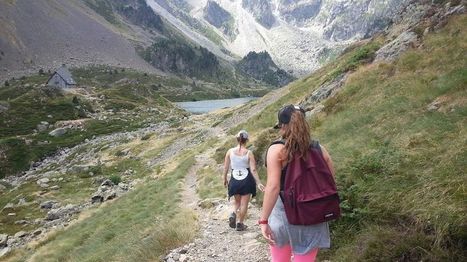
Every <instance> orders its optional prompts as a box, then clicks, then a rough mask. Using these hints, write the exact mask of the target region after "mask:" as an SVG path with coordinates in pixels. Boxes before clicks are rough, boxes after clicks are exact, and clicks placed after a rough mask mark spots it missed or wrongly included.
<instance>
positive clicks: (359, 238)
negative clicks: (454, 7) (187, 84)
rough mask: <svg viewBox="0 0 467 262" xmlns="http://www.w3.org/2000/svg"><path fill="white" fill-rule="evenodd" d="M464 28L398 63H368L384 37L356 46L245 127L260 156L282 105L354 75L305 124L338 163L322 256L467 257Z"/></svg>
mask: <svg viewBox="0 0 467 262" xmlns="http://www.w3.org/2000/svg"><path fill="white" fill-rule="evenodd" d="M466 23H467V17H466V16H465V15H463V16H458V17H453V18H452V19H450V20H449V22H448V24H447V25H446V27H445V28H443V29H442V30H439V31H438V32H436V33H432V34H427V35H426V36H423V37H422V40H423V43H422V44H421V45H420V47H419V48H417V49H412V50H409V51H407V52H406V53H404V54H403V55H402V56H401V57H400V58H399V59H397V60H396V61H395V62H379V63H372V64H365V61H368V58H370V60H371V58H372V57H374V51H375V48H374V46H379V45H381V38H377V39H375V40H373V41H371V42H369V43H367V44H365V45H363V46H360V47H355V48H354V49H353V50H351V51H349V52H348V53H347V54H344V55H343V56H342V57H340V58H338V59H337V60H336V62H335V63H331V64H330V65H328V66H326V67H325V68H323V69H321V70H319V71H318V72H317V73H315V74H312V75H311V76H309V77H307V78H305V79H302V80H299V81H296V82H294V83H293V84H291V85H290V93H289V94H288V95H286V96H285V97H283V98H282V99H281V100H280V101H279V102H278V103H276V104H274V105H271V106H270V107H269V109H267V110H265V111H263V112H261V113H260V114H258V115H257V116H255V117H253V119H251V121H249V123H248V124H247V125H246V126H244V125H242V126H241V128H246V129H247V130H250V131H254V133H253V135H252V137H260V138H258V139H259V140H258V141H256V142H255V143H254V144H255V145H256V146H257V147H258V149H259V150H260V151H261V152H260V153H259V154H258V155H261V153H264V151H265V147H264V145H265V143H264V142H263V139H262V138H261V137H264V136H269V137H270V136H271V135H270V132H269V131H266V130H265V128H267V127H268V126H271V125H272V124H273V123H274V118H275V117H276V111H277V109H278V108H280V106H281V105H283V104H287V103H291V102H293V103H299V102H302V101H305V100H306V98H307V97H308V96H309V95H311V93H312V92H313V90H315V89H316V87H318V86H320V85H322V84H323V83H326V82H328V81H330V80H332V79H333V76H334V77H335V76H336V75H338V74H340V73H342V72H345V71H347V70H349V69H350V70H352V71H353V73H352V74H351V75H350V76H349V77H348V79H347V81H346V82H345V84H344V86H343V91H341V92H340V93H338V94H337V96H335V97H332V98H330V99H328V100H326V101H325V102H324V106H325V107H324V110H323V112H321V113H319V114H317V115H314V116H313V117H312V118H311V119H310V124H311V126H312V129H313V135H314V136H315V137H316V138H318V139H319V140H320V141H321V143H322V144H323V145H324V146H325V147H326V148H327V149H328V150H329V151H330V153H331V155H332V157H333V160H334V162H335V165H336V168H337V181H338V186H339V191H340V195H341V198H342V204H341V206H342V208H343V210H344V214H343V218H342V219H340V220H339V221H337V222H334V223H332V233H333V237H332V238H333V239H332V242H333V247H332V248H331V249H330V250H329V251H325V252H323V253H322V254H320V257H321V258H326V259H330V260H332V261H462V260H465V258H466V255H467V254H466V250H467V249H466V245H467V243H466V236H467V224H466V221H465V215H466V205H465V199H466V193H465V192H466V184H465V182H466V178H467V177H466V174H465V169H466V166H467V165H466V164H467V163H466V159H467V154H466V147H465V145H466V142H467V131H466V129H465V127H466V126H467V122H466V119H467V118H466V113H467V111H466V104H467V103H466V102H467V101H466V97H467V92H466V90H467V89H466V88H465V87H466V86H467V70H466V68H467V57H466V54H467V52H466V51H467V45H466V43H467V41H466V40H467V32H466V31H465V28H464V25H465V24H466ZM363 54H365V55H363ZM355 58H366V59H359V60H357V61H356V60H355ZM361 63H363V64H362V65H360V64H361ZM343 68H346V70H342V69H343ZM238 128H240V127H238Z"/></svg>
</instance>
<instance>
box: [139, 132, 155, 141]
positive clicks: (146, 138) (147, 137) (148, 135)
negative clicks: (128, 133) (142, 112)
mask: <svg viewBox="0 0 467 262" xmlns="http://www.w3.org/2000/svg"><path fill="white" fill-rule="evenodd" d="M152 135H153V133H148V134H146V135H144V136H143V137H141V140H149V138H151V137H152Z"/></svg>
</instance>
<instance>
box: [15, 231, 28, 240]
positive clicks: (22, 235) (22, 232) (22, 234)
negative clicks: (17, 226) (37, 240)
mask: <svg viewBox="0 0 467 262" xmlns="http://www.w3.org/2000/svg"><path fill="white" fill-rule="evenodd" d="M27 235H28V232H26V231H19V232H18V233H16V234H15V237H16V238H22V237H25V236H27Z"/></svg>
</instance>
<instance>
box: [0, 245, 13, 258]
mask: <svg viewBox="0 0 467 262" xmlns="http://www.w3.org/2000/svg"><path fill="white" fill-rule="evenodd" d="M10 250H11V248H10V247H4V248H0V257H3V256H5V255H6V254H8V252H10Z"/></svg>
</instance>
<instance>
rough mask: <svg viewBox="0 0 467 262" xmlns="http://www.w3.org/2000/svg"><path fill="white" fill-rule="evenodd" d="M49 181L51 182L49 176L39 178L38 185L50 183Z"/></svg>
mask: <svg viewBox="0 0 467 262" xmlns="http://www.w3.org/2000/svg"><path fill="white" fill-rule="evenodd" d="M49 182H50V179H48V178H46V177H45V178H41V179H39V180H37V184H38V185H41V184H47V183H49Z"/></svg>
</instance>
